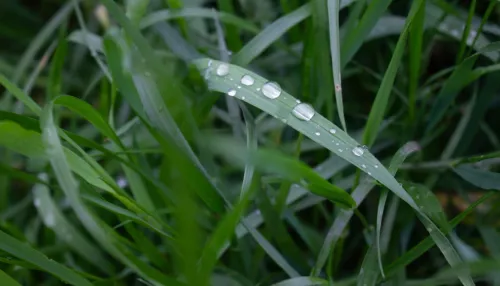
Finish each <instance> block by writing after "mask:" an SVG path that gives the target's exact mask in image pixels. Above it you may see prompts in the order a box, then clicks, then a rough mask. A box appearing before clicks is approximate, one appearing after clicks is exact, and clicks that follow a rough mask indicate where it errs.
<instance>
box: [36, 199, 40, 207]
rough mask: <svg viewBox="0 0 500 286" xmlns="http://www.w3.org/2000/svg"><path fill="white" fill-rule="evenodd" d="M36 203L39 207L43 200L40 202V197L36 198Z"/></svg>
mask: <svg viewBox="0 0 500 286" xmlns="http://www.w3.org/2000/svg"><path fill="white" fill-rule="evenodd" d="M34 205H35V207H39V206H40V205H41V202H40V199H39V198H35V202H34Z"/></svg>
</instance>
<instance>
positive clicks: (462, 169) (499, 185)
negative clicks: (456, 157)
mask: <svg viewBox="0 0 500 286" xmlns="http://www.w3.org/2000/svg"><path fill="white" fill-rule="evenodd" d="M453 171H454V172H455V173H456V174H457V175H459V176H460V177H462V179H464V180H466V181H467V182H469V183H471V184H473V185H474V186H476V187H479V188H481V189H485V190H500V174H499V173H493V172H489V171H484V170H479V169H476V168H474V167H472V166H471V165H460V166H458V167H455V168H453Z"/></svg>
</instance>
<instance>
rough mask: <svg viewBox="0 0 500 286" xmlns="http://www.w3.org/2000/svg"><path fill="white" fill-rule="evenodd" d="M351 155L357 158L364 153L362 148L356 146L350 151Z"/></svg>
mask: <svg viewBox="0 0 500 286" xmlns="http://www.w3.org/2000/svg"><path fill="white" fill-rule="evenodd" d="M352 153H353V154H354V155H356V156H358V157H359V156H361V155H363V154H364V153H365V149H363V147H360V146H358V147H355V148H353V149H352Z"/></svg>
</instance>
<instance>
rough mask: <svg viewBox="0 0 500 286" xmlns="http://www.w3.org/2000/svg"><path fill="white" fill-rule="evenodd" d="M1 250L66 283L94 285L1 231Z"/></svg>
mask: <svg viewBox="0 0 500 286" xmlns="http://www.w3.org/2000/svg"><path fill="white" fill-rule="evenodd" d="M0 249H1V250H2V251H5V252H7V253H9V254H10V255H13V256H15V257H18V258H20V259H22V260H24V261H27V262H29V263H31V264H33V265H35V266H37V267H39V268H40V269H42V270H44V271H46V272H48V273H50V274H52V275H54V276H56V277H58V278H59V279H61V280H63V281H66V282H67V283H70V284H73V285H84V286H86V285H89V286H90V285H92V283H90V282H89V281H87V280H86V279H85V278H83V277H81V276H80V275H79V274H77V273H76V272H74V271H73V270H71V269H69V268H67V267H66V266H64V265H61V264H59V263H57V262H55V261H54V260H51V259H49V258H47V256H45V255H44V254H42V253H41V252H39V251H37V250H35V249H33V248H32V247H31V246H29V245H28V244H26V243H22V242H21V241H19V240H17V239H15V238H13V237H12V236H10V235H8V234H6V233H5V232H3V231H1V230H0Z"/></svg>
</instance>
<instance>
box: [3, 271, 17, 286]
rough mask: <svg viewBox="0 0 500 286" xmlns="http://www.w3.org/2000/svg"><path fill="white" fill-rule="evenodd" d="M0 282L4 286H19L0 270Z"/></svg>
mask: <svg viewBox="0 0 500 286" xmlns="http://www.w3.org/2000/svg"><path fill="white" fill-rule="evenodd" d="M0 281H1V282H2V285H4V286H21V284H19V283H18V282H17V281H16V280H14V278H12V277H10V276H9V275H8V274H7V273H5V272H3V271H2V270H0Z"/></svg>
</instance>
